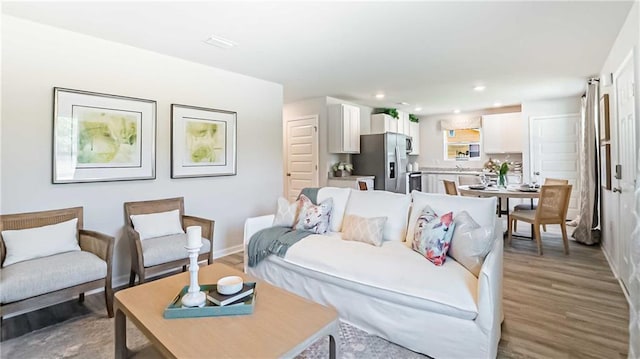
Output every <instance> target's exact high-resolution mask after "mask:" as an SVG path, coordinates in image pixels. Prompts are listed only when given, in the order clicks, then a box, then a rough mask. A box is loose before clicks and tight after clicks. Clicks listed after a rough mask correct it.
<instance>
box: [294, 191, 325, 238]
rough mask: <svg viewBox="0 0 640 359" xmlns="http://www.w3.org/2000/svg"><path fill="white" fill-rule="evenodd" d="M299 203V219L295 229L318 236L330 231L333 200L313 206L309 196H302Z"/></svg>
mask: <svg viewBox="0 0 640 359" xmlns="http://www.w3.org/2000/svg"><path fill="white" fill-rule="evenodd" d="M298 202H299V209H298V219H297V220H296V224H295V225H294V228H295V229H299V230H302V231H309V232H313V233H317V234H322V233H324V232H327V231H328V230H329V227H330V223H331V209H332V208H333V198H327V199H325V200H324V201H323V202H320V203H319V204H313V202H311V200H310V199H309V198H308V197H307V196H305V195H303V194H301V195H300V199H299V200H298Z"/></svg>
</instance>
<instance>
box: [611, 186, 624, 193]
mask: <svg viewBox="0 0 640 359" xmlns="http://www.w3.org/2000/svg"><path fill="white" fill-rule="evenodd" d="M616 192H618V193H622V188H620V187H614V188H613V193H616Z"/></svg>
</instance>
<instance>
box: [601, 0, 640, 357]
mask: <svg viewBox="0 0 640 359" xmlns="http://www.w3.org/2000/svg"><path fill="white" fill-rule="evenodd" d="M631 52H634V57H635V85H636V89H635V101H636V106H635V112H636V113H635V115H636V151H637V160H640V120H639V119H640V3H638V2H635V4H634V5H633V7H632V8H631V10H630V12H629V15H628V17H627V19H626V21H625V23H624V25H623V27H622V29H621V30H620V33H619V34H618V37H617V38H616V41H615V42H614V44H613V46H612V47H611V51H610V52H609V55H608V56H607V59H606V61H605V63H604V65H603V67H602V70H601V71H600V79H601V81H600V92H601V94H605V93H608V94H610V108H611V112H610V125H611V128H610V129H611V140H610V141H609V143H610V144H611V164H612V165H613V164H616V163H619V162H618V158H619V156H618V143H617V134H618V128H617V117H616V115H617V114H616V111H615V96H614V89H613V86H611V84H610V82H608V81H607V82H605V81H602V80H603V79H605V78H607V77H608V76H610V74H612V73H615V72H616V71H617V70H618V69H619V68H620V66H621V65H622V63H623V61H624V60H625V58H626V57H627V56H628V55H629V53H631ZM636 167H637V168H638V175H637V176H640V167H638V166H636ZM636 180H637V177H636ZM616 186H617V180H616V179H615V178H612V187H616ZM636 201H637V202H636V212H635V213H633V215H630V214H629V213H618V212H619V211H618V195H617V194H615V193H613V192H612V191H602V222H603V232H602V241H603V249H604V250H605V252H606V253H607V256H608V259H609V260H610V261H611V264H612V267H613V269H614V272H615V271H617V265H618V263H617V262H618V261H620V251H621V250H623V249H621V248H620V246H621V244H620V243H621V242H620V241H622V240H625V239H623V238H621V237H620V235H619V234H617V233H616V231H617V228H619V223H620V221H635V223H636V230H635V231H634V234H633V235H632V238H631V239H630V240H631V246H630V249H631V256H632V257H631V261H632V263H636V266H640V213H639V211H640V184H639V183H637V182H636ZM626 240H629V239H626ZM636 270H639V268H638V267H636ZM629 283H630V286H629V288H627V289H628V291H629V297H630V302H631V303H630V304H631V308H630V311H631V313H635V315H634V314H632V315H631V317H630V323H631V327H630V331H629V334H630V335H629V337H630V343H629V344H630V345H629V349H630V351H629V357H630V358H638V357H640V318H639V315H638V314H637V313H639V312H640V277H638V276H637V275H636V279H635V280H631V281H629Z"/></svg>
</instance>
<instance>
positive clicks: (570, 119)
mask: <svg viewBox="0 0 640 359" xmlns="http://www.w3.org/2000/svg"><path fill="white" fill-rule="evenodd" d="M579 125H580V115H579V114H570V115H554V116H544V117H531V119H530V123H529V126H530V128H531V131H530V136H531V138H530V143H531V151H530V153H531V177H530V178H537V179H538V183H539V184H543V183H544V180H545V178H562V179H567V180H569V183H570V184H571V185H573V188H572V190H571V199H570V201H569V211H568V213H567V218H568V219H573V218H575V217H576V216H577V215H578V213H579V209H580V195H579V194H580V181H578V175H579V173H580V164H579V161H578V151H579V148H578V146H579V133H580V132H579Z"/></svg>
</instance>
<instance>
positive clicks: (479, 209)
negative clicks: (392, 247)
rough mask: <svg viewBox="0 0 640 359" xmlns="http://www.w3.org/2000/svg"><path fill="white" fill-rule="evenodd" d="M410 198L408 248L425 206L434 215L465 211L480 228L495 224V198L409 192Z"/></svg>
mask: <svg viewBox="0 0 640 359" xmlns="http://www.w3.org/2000/svg"><path fill="white" fill-rule="evenodd" d="M411 197H412V198H413V206H412V207H411V215H409V230H408V232H407V233H408V235H407V236H406V241H407V245H408V246H409V247H410V246H411V242H413V232H415V226H416V221H417V220H418V217H419V216H420V214H421V213H422V210H423V209H424V208H425V207H426V206H427V205H429V206H431V208H433V210H434V211H435V212H436V213H446V212H453V213H454V214H455V213H460V212H462V211H467V212H469V214H470V215H471V216H472V217H473V218H474V220H475V221H476V222H477V223H478V224H479V225H480V226H482V227H484V226H489V227H491V228H493V227H494V226H495V223H496V218H497V216H496V206H497V201H498V200H497V199H496V198H495V197H492V198H477V197H464V196H450V195H445V194H435V193H424V192H418V191H413V192H411Z"/></svg>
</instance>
